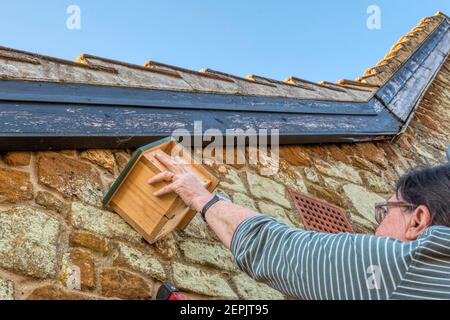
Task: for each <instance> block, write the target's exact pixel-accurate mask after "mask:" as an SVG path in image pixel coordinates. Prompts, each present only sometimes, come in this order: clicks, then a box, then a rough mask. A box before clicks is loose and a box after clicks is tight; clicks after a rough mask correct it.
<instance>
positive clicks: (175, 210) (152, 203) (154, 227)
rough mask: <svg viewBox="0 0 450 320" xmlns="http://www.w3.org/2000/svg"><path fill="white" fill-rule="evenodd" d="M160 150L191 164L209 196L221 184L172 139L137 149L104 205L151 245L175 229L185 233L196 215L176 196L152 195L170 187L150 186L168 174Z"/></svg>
mask: <svg viewBox="0 0 450 320" xmlns="http://www.w3.org/2000/svg"><path fill="white" fill-rule="evenodd" d="M158 150H161V151H163V152H165V153H167V154H169V155H172V156H173V155H179V156H180V157H183V158H184V159H185V160H186V161H187V162H188V163H190V164H192V167H193V170H194V173H195V174H196V175H197V176H198V177H199V178H200V179H201V180H202V181H203V185H204V186H205V187H206V188H207V189H208V190H209V191H210V192H212V191H214V189H215V188H216V187H217V185H218V183H219V181H218V180H217V178H216V177H215V176H214V175H212V174H211V173H210V172H209V171H208V170H207V169H205V168H204V167H203V166H202V165H201V164H200V163H198V162H197V161H196V160H195V159H193V158H192V157H191V154H190V151H189V150H186V149H184V148H183V147H182V146H181V145H180V144H179V143H177V141H176V140H175V139H173V138H170V137H169V138H166V139H163V140H160V141H157V142H155V143H152V144H149V145H147V146H144V147H142V148H139V149H137V150H136V152H135V153H134V154H133V156H132V158H131V159H130V161H129V162H128V164H127V165H126V167H125V169H124V170H123V171H122V172H121V174H120V175H119V177H118V178H117V180H116V181H115V182H114V184H113V185H112V187H111V190H110V191H109V192H108V193H107V194H106V196H105V198H104V199H103V204H104V205H105V206H109V207H110V208H111V209H113V210H114V211H115V212H117V213H118V214H119V215H120V216H121V217H122V218H123V219H125V221H127V222H128V223H129V224H130V225H131V226H132V227H133V228H134V229H135V230H136V231H138V232H139V233H140V234H141V235H142V236H143V237H144V239H145V240H147V241H148V242H149V243H154V242H155V241H157V240H158V239H160V238H161V237H163V236H164V235H166V234H168V233H169V232H171V231H173V230H174V229H175V228H178V229H180V230H183V229H184V228H186V226H187V225H188V224H189V222H190V221H191V220H192V219H193V218H194V217H195V215H196V212H195V211H193V210H190V209H189V208H188V207H187V206H186V205H185V204H184V203H183V201H182V200H181V199H180V197H179V196H178V195H176V194H175V193H171V194H167V195H164V196H162V197H155V196H154V195H153V193H154V192H155V191H157V190H159V189H161V188H162V187H164V186H165V185H167V184H168V183H167V182H160V183H157V184H155V185H153V186H151V185H149V184H148V183H147V181H148V180H149V179H150V178H151V177H153V176H154V175H156V174H157V173H159V172H161V171H163V170H165V167H164V165H163V164H161V163H160V162H159V161H158V160H156V159H155V158H154V155H155V152H156V151H158Z"/></svg>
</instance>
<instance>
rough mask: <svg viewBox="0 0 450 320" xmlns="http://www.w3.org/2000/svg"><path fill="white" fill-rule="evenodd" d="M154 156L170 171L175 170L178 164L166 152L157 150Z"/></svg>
mask: <svg viewBox="0 0 450 320" xmlns="http://www.w3.org/2000/svg"><path fill="white" fill-rule="evenodd" d="M155 158H156V159H157V160H158V161H159V162H161V163H162V164H163V165H164V166H165V167H166V168H167V169H169V170H170V171H172V172H177V169H178V164H177V163H176V162H175V161H174V160H173V159H172V158H171V157H169V156H168V155H167V154H166V153H164V152H162V151H159V150H158V151H157V152H156V153H155Z"/></svg>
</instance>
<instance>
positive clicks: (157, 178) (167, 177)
mask: <svg viewBox="0 0 450 320" xmlns="http://www.w3.org/2000/svg"><path fill="white" fill-rule="evenodd" d="M174 177H175V174H174V173H173V172H170V171H163V172H161V173H158V174H156V175H154V176H153V177H151V178H150V179H149V180H148V181H147V183H148V184H155V183H158V182H162V181H166V182H170V181H172V180H173V178H174Z"/></svg>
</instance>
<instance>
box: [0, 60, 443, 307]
mask: <svg viewBox="0 0 450 320" xmlns="http://www.w3.org/2000/svg"><path fill="white" fill-rule="evenodd" d="M449 75H450V63H449V62H447V64H446V65H445V66H444V68H443V69H442V71H441V72H440V74H439V75H438V77H437V79H436V80H435V81H434V83H433V85H432V86H431V87H430V89H429V91H428V93H427V95H426V96H425V98H424V100H423V102H422V105H421V106H420V108H419V110H418V111H417V113H416V116H415V118H414V120H413V121H412V123H411V124H410V126H409V128H408V129H407V130H406V132H405V133H404V134H403V135H402V136H401V137H400V138H399V139H398V140H396V141H395V142H390V141H384V142H373V143H372V142H370V143H358V144H340V145H311V146H286V147H282V148H281V150H280V155H281V162H280V172H279V174H277V175H276V176H274V177H270V178H267V177H263V176H261V175H260V174H259V173H260V171H261V169H262V168H263V165H261V164H260V165H256V166H254V165H250V164H246V165H234V166H228V165H218V164H216V163H214V161H212V160H207V161H205V162H206V164H207V165H208V166H209V167H210V168H211V169H213V170H214V171H215V172H216V174H217V175H218V176H219V177H220V178H221V184H220V187H219V191H220V192H225V193H227V194H228V195H230V196H231V197H232V198H233V200H234V201H235V202H236V203H238V204H241V205H243V206H245V207H248V208H252V209H255V210H257V211H260V212H263V213H267V214H270V215H272V216H274V217H276V218H277V219H279V220H280V221H282V222H284V223H287V224H289V225H292V226H296V227H302V224H301V221H299V219H298V217H297V215H296V214H295V212H294V211H293V210H292V209H291V205H292V204H291V201H290V199H289V196H288V194H287V188H293V189H295V190H297V191H300V192H302V193H307V194H310V195H312V196H314V197H317V198H321V199H324V200H326V201H328V202H330V203H333V204H335V205H338V206H340V207H342V208H344V209H345V210H346V211H347V212H348V215H349V218H350V220H351V222H352V223H353V225H354V228H355V230H356V232H364V233H371V232H373V230H374V219H373V213H372V211H373V203H374V202H377V201H380V200H383V199H384V198H387V197H389V196H390V194H391V193H392V191H393V188H394V185H395V181H396V180H397V178H398V177H399V176H400V175H401V174H402V173H404V172H405V171H406V170H408V169H409V168H412V167H415V166H417V165H428V164H438V163H443V162H446V158H445V150H446V148H447V145H448V143H449V139H448V137H449V135H450V91H449V89H448V88H449V87H450V81H449V78H450V77H449ZM130 155H131V151H130V150H85V151H83V150H77V151H62V152H33V153H31V152H21V153H17V152H10V153H4V154H3V155H2V158H1V161H0V299H110V298H112V299H150V298H151V297H153V296H154V295H155V291H156V290H157V289H158V286H159V284H160V283H161V282H162V281H164V280H166V279H167V280H171V281H173V282H174V283H175V284H176V285H177V286H178V287H179V288H180V289H181V290H182V291H183V292H186V294H187V295H188V297H191V298H198V299H203V298H205V299H214V298H231V299H284V298H287V297H285V296H283V295H282V294H280V293H279V292H277V291H275V290H273V289H270V288H269V287H267V286H265V285H263V284H259V283H256V282H255V281H253V280H252V279H250V278H249V277H248V276H246V275H244V274H243V273H242V272H240V271H239V270H238V269H237V267H236V265H235V264H234V261H233V258H232V256H231V254H230V252H229V251H228V250H227V249H226V248H225V247H224V246H223V245H221V244H220V243H219V241H218V239H217V238H216V237H215V235H214V234H213V232H212V231H211V230H210V229H209V228H208V226H207V225H206V224H205V223H204V222H203V221H202V220H201V219H200V218H199V217H196V218H195V219H194V220H193V221H192V222H191V224H190V225H189V226H188V228H187V229H186V230H185V231H183V232H175V233H174V234H170V235H168V236H167V237H165V238H164V239H162V240H160V241H159V242H157V243H156V244H154V245H148V244H147V243H145V242H144V241H143V239H142V238H141V237H140V236H139V234H137V233H136V232H135V231H134V230H133V229H131V228H130V227H129V226H128V225H127V224H126V223H125V222H124V221H123V220H122V219H121V218H120V217H119V216H118V215H116V214H115V213H112V212H109V211H106V210H104V209H103V208H102V207H101V199H102V197H103V195H104V194H105V192H106V191H107V190H108V188H109V186H110V184H111V183H112V182H113V181H114V179H115V177H117V175H118V173H119V172H120V170H121V169H122V168H123V166H124V165H125V163H126V162H127V160H128V159H129V158H130ZM77 270H79V272H80V275H81V283H74V277H73V273H74V272H77Z"/></svg>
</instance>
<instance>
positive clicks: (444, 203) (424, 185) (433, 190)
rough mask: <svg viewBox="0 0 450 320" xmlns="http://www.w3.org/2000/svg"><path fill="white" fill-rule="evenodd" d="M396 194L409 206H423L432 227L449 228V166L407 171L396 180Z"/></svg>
mask: <svg viewBox="0 0 450 320" xmlns="http://www.w3.org/2000/svg"><path fill="white" fill-rule="evenodd" d="M396 193H397V196H398V195H400V196H401V197H402V198H403V200H405V201H406V202H408V203H410V204H413V205H415V206H420V205H425V206H426V207H427V208H428V210H430V213H431V216H432V218H431V225H432V226H446V227H450V164H447V165H440V166H435V167H426V168H419V169H415V170H412V171H409V172H408V173H406V174H405V175H403V176H402V177H401V178H400V179H399V180H398V182H397V187H396Z"/></svg>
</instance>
